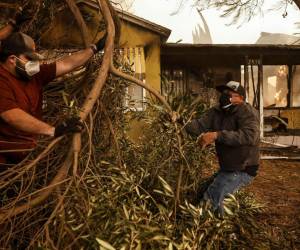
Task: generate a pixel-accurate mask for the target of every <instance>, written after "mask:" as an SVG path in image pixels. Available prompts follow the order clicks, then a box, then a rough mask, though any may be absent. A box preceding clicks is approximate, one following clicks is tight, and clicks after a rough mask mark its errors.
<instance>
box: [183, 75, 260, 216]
mask: <svg viewBox="0 0 300 250" xmlns="http://www.w3.org/2000/svg"><path fill="white" fill-rule="evenodd" d="M217 90H218V91H219V92H221V96H220V99H219V105H217V106H215V107H213V108H211V109H210V110H208V112H207V113H206V114H204V115H203V116H202V117H201V118H200V119H194V120H192V121H191V122H190V123H188V124H187V125H186V131H187V132H188V133H189V134H193V135H196V136H199V137H198V139H199V143H200V144H201V145H202V147H205V146H207V145H209V144H212V143H215V146H216V151H217V156H218V160H219V165H220V170H219V172H218V173H217V175H216V177H215V179H214V181H213V182H212V183H211V184H210V185H209V187H208V189H207V190H206V192H205V193H204V200H209V201H210V202H211V203H212V206H213V208H214V209H215V210H218V212H219V213H220V214H221V215H223V200H224V197H225V196H226V195H227V194H232V193H234V192H235V191H237V190H238V189H240V188H241V187H243V186H246V185H248V184H249V183H250V182H251V181H252V179H253V178H254V177H255V176H256V172H257V170H258V166H259V136H260V131H259V115H258V112H257V110H255V109H254V108H253V107H252V106H250V105H249V104H248V103H246V102H245V101H244V99H245V90H244V88H243V87H242V86H241V84H240V83H239V82H235V81H230V82H228V83H227V84H226V85H221V86H218V87H217Z"/></svg>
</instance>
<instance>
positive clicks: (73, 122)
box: [54, 117, 83, 137]
mask: <svg viewBox="0 0 300 250" xmlns="http://www.w3.org/2000/svg"><path fill="white" fill-rule="evenodd" d="M82 129H83V123H82V122H81V121H80V118H79V117H71V118H68V119H66V120H65V121H64V122H62V123H61V124H58V125H57V126H56V127H55V131H54V137H59V136H62V135H65V134H71V133H77V132H81V131H82Z"/></svg>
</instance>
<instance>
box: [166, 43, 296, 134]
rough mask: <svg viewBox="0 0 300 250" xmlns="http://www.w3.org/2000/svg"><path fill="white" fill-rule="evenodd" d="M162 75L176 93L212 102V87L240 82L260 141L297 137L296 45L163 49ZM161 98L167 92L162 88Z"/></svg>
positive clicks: (178, 47)
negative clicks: (255, 118) (258, 120)
mask: <svg viewBox="0 0 300 250" xmlns="http://www.w3.org/2000/svg"><path fill="white" fill-rule="evenodd" d="M161 63H162V72H163V74H164V75H165V76H166V77H167V79H169V80H170V81H171V82H172V84H173V85H172V89H173V90H174V91H176V92H178V93H190V94H192V95H202V96H203V98H205V99H206V100H207V101H208V102H214V100H216V98H217V93H215V92H214V87H215V86H217V85H220V84H223V83H224V82H226V81H229V80H236V81H240V82H241V83H242V84H243V85H244V87H245V89H246V92H247V101H248V102H249V103H251V104H252V105H253V106H255V107H256V108H257V109H258V110H259V111H260V115H261V136H262V137H263V136H267V135H273V134H274V133H280V134H282V135H290V134H293V135H299V134H300V46H299V45H293V46H289V45H269V44H249V45H246V44H243V45H236V44H234V45H217V44H213V45H205V44H171V43H168V44H164V45H163V48H162V54H161ZM162 92H163V93H166V92H168V89H164V88H162Z"/></svg>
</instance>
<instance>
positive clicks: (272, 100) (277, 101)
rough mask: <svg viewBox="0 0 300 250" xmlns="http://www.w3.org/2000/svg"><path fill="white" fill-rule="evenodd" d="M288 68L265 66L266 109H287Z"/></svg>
mask: <svg viewBox="0 0 300 250" xmlns="http://www.w3.org/2000/svg"><path fill="white" fill-rule="evenodd" d="M287 75H288V67H287V66H286V65H280V66H264V67H263V76H264V86H263V87H264V89H263V92H264V107H286V106H287V94H288V81H287Z"/></svg>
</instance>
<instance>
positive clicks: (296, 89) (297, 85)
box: [291, 65, 300, 107]
mask: <svg viewBox="0 0 300 250" xmlns="http://www.w3.org/2000/svg"><path fill="white" fill-rule="evenodd" d="M292 75H293V76H292V81H293V83H292V97H291V98H292V100H291V104H292V106H293V107H300V65H295V66H293V67H292Z"/></svg>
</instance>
